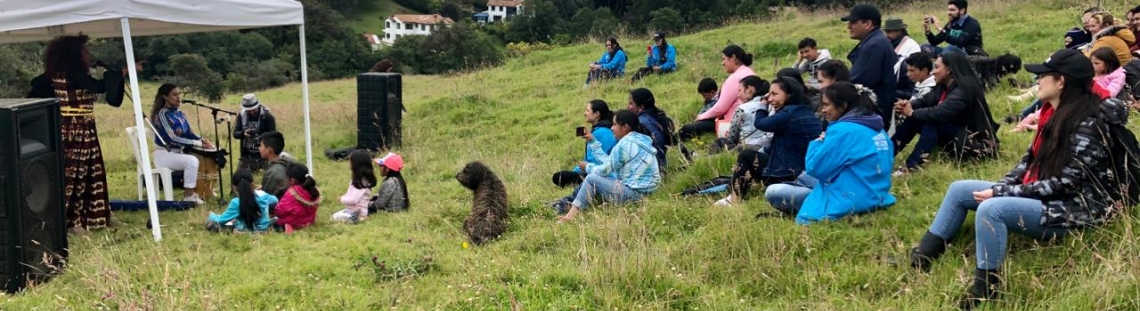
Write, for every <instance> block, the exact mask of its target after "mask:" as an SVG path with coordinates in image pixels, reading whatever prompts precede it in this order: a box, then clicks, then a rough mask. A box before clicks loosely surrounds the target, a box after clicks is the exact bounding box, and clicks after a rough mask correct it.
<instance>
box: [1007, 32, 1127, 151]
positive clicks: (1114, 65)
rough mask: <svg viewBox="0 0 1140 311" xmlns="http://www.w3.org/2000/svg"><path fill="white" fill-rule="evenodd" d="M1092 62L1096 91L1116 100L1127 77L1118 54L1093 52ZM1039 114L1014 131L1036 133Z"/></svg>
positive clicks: (1035, 114)
mask: <svg viewBox="0 0 1140 311" xmlns="http://www.w3.org/2000/svg"><path fill="white" fill-rule="evenodd" d="M1090 60H1092V64H1093V72H1095V73H1096V76H1095V77H1093V83H1095V84H1096V85H1094V89H1095V87H1096V86H1100V88H1101V89H1104V90H1105V91H1107V92H1108V98H1116V96H1117V95H1120V91H1121V90H1123V89H1124V84H1125V82H1124V81H1125V76H1124V67H1122V66H1121V65H1120V59H1119V58H1117V57H1116V52H1114V51H1113V50H1112V49H1111V48H1107V47H1103V48H1099V49H1097V50H1096V51H1093V52H1092V57H1090ZM1039 114H1040V112H1034V113H1033V114H1031V115H1029V116H1027V117H1025V119H1022V120H1021V122H1019V123H1018V124H1017V127H1015V128H1014V129H1013V131H1015V132H1020V131H1024V130H1029V131H1036V130H1037V125H1038V124H1037V122H1038V120H1039V118H1040V116H1039Z"/></svg>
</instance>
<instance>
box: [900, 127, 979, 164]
mask: <svg viewBox="0 0 1140 311" xmlns="http://www.w3.org/2000/svg"><path fill="white" fill-rule="evenodd" d="M961 130H962V129H961V128H959V127H957V126H955V125H953V124H950V123H944V122H928V121H922V120H918V119H914V118H908V119H906V120H905V121H903V123H902V124H901V125H899V126H898V127H897V128H896V129H895V135H894V136H892V137H891V140H892V141H894V142H895V154H896V155H897V154H898V153H899V152H901V151H902V150H903V148H906V145H908V144H910V141H912V140H914V136H915V135H921V136H920V137H919V138H918V142H917V143H915V144H914V150H913V151H911V152H910V155H909V156H907V157H906V167H907V168H910V169H913V168H918V167H919V166H922V163H924V162H925V161H926V160H925V158H926V156H927V155H929V154H930V153H931V152H933V151H934V148H935V147H938V146H945V145H947V144H948V143H949V142H951V141H953V140H954V139H955V138H956V137H958V132H959V131H961Z"/></svg>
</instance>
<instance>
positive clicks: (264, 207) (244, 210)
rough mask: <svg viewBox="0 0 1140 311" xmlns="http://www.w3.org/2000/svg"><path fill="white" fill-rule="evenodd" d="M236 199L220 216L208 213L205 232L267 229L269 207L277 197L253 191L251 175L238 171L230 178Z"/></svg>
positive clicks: (275, 201)
mask: <svg viewBox="0 0 1140 311" xmlns="http://www.w3.org/2000/svg"><path fill="white" fill-rule="evenodd" d="M230 182H232V184H233V190H234V192H236V193H237V194H238V197H236V198H233V199H232V200H230V205H229V206H228V207H226V211H225V212H223V213H222V214H221V215H218V214H214V213H213V212H210V216H209V219H208V221H206V230H210V231H213V232H219V231H226V232H230V231H246V232H261V231H265V230H266V229H268V228H269V206H270V205H274V204H277V197H275V196H273V195H271V194H268V193H266V192H264V191H261V190H253V173H252V172H250V171H249V169H245V168H243V169H240V170H238V171H237V172H236V173H234V175H233V177H231V178H230Z"/></svg>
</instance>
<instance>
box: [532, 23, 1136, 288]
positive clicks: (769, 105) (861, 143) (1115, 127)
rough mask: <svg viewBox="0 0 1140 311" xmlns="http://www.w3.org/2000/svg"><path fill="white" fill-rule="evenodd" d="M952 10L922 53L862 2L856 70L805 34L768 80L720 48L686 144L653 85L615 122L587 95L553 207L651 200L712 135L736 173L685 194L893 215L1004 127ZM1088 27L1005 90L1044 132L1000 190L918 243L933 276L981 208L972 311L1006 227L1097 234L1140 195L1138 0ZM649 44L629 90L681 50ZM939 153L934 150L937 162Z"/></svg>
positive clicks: (833, 212)
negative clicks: (894, 190)
mask: <svg viewBox="0 0 1140 311" xmlns="http://www.w3.org/2000/svg"><path fill="white" fill-rule="evenodd" d="M947 13H948V14H947V15H948V18H949V20H948V21H947V22H945V23H942V22H940V21H939V19H938V18H937V17H935V16H932V15H928V16H926V17H924V18H923V21H922V25H923V30H924V32H925V39H926V41H927V43H926V44H921V45H920V44H919V43H918V41H916V40H915V39H913V38H911V37H910V35H909V33H908V32H907V25H906V24H905V23H904V22H903V20H902V19H899V18H889V19H886V23H885V25H884V23H883V19H882V16H881V14H880V12H879V10H878V8H876V7H875V6H872V5H865V4H861V5H856V6H854V7H853V8H852V9H851V10H850V14H848V15H847V16H844V17H842V20H843V21H844V22H847V30H848V32H849V34H850V38H851V39H853V40H857V41H858V44H857V45H856V46H855V48H854V49H853V50H852V51H850V52H849V53H848V54H847V61H846V62H843V61H840V60H837V59H834V58H833V54H832V51H830V50H827V49H820V48H819V42H817V41H816V40H814V39H812V38H805V39H803V40H801V41H800V42H799V45H798V56H797V60H796V61H795V63H794V66H793V67H791V68H785V69H783V70H780V71H779V72H778V73H777V74H776V75H775V76H774V77H772V78H771V80H768V79H765V78H763V77H761V76H759V75H757V74H756V72H755V71H754V70H753V69H752V68H751V66H752V64H753V57H752V55H751V54H749V53H747V52H746V51H745V50H744V49H743V48H741V47H740V46H736V45H729V46H728V47H726V48H724V49H723V50H722V51H721V56H722V59H721V65H722V66H723V68H724V70H725V72H726V73H727V74H728V78H727V79H725V80H724V81H723V82H722V83H721V84H720V87H719V91H717V83H716V82H715V81H714V80H712V79H708V78H706V79H704V80H701V81H700V82H699V83H698V86H697V91H698V93H699V94H700V96H701V99H702V100H701V103H702V105H701V108H700V112H699V113H698V115H697V117H696V118H695V119H694V120H693V121H691V122H688V123H685V124H683V125H681V126H680V128H679V129H678V130H677V131H676V133H675V134H674V133H673V131H672V126H673V121H672V120H671V119H670V118H669V117H668V116H667V115H666V113H665V112H664V111H662V110H661V109H660V108H658V107H657V105H656V101H655V100H654V97H653V94H652V92H651V91H650V90H648V89H645V88H639V89H635V90H633V91H631V92H630V93H629V104H628V106H627V108H628V110H619V111H617V112H616V113H611V112H610V109H609V106H608V105H607V103H606V102H604V101H602V100H592V101H590V102H589V103H587V104H586V109H585V118H586V121H587V123H589V124H590V125H591V128H592V130H591V131H589V132H588V133H586V134H584V135H580V136H582V139H584V140H585V141H586V148H585V157H584V161H583V162H581V163H579V165H578V166H577V167H575V168H574V170H573V171H563V172H559V173H556V174H555V175H554V177H553V179H554V183H555V184H556V185H558V186H561V187H573V188H574V191H573V192H572V194H571V195H569V196H567V197H565V198H562V199H559V200H556V201H554V202H552V203H551V206H552V207H553V208H554V209H555V210H556V211H557V213H558V214H559V215H561V216H560V217H559V218H558V221H559V222H565V221H570V220H573V219H575V218H576V217H578V216H579V214H580V213H582V212H583V211H584V210H586V209H587V207H591V206H597V204H598V203H601V202H610V203H618V204H620V203H626V202H637V201H640V200H642V199H643V198H645V197H646V196H647V195H650V194H652V193H653V192H654V191H655V190H657V189H658V188H659V186H660V183H661V181H662V180H663V178H664V176H665V175H666V174H667V172H669V171H670V170H669V169H668V168H669V167H668V166H667V165H666V162H665V158H666V157H665V156H664V154H665V153H666V152H668V151H669V149H670V148H671V147H677V149H679V150H680V153H681V154H680V157H681V159H682V160H683V163H682V164H681V166H682V167H681V168H680V169H683V168H684V166H685V165H688V164H689V163H691V162H693V161H696V160H697V159H695V157H696V156H697V154H698V152H699V151H698V150H693V149H690V148H688V147H686V146H685V145H686V143H690V142H691V141H693V140H695V139H699V138H700V137H701V136H703V135H708V134H712V135H715V137H716V138H715V140H714V141H713V143H712V150H709V152H708V153H709V154H714V153H720V152H734V153H735V154H736V158H737V160H736V164H735V165H734V166H733V168H732V175H731V176H724V177H719V178H717V179H714V180H713V181H710V182H708V183H702V184H701V185H698V186H697V187H695V188H694V189H691V190H686V192H684V193H683V194H697V193H702V194H707V193H719V192H727V196H725V197H723V198H722V199H720V200H717V201H715V203H714V204H713V205H714V206H724V207H732V206H737V205H739V204H740V203H741V202H743V201H744V200H745V199H746V198H747V197H748V194H749V192H750V188H752V185H753V184H756V185H758V186H759V188H761V189H763V194H764V199H765V200H766V201H767V202H768V203H769V204H770V205H771V206H772V207H773V208H774V209H775V210H777V211H778V212H779V213H782V214H785V215H788V216H789V217H792V218H794V219H795V222H796V223H799V224H811V223H814V222H819V221H825V220H838V219H841V218H844V217H846V216H849V215H852V214H860V213H868V212H873V211H878V210H884V209H887V208H889V207H891V206H892V205H894V204H895V203H896V198H895V197H894V196H893V195H892V194H891V182H892V179H893V178H904V177H906V176H908V175H912V174H921V172H922V168H923V167H924V165H925V164H926V163H927V162H929V161H949V162H954V163H956V164H959V163H966V162H974V163H977V162H984V161H988V160H990V159H993V158H995V157H996V155H997V154H998V150H999V149H1000V143H999V140H998V133H999V132H998V129H999V127H1000V125H999V124H998V123H997V122H995V121H994V118H993V113H992V112H991V109H990V105H989V102H988V101H987V99H986V91H987V87H988V85H987V83H986V82H985V81H984V79H983V77H981V76H980V75H979V72H978V70H976V69H975V68H974V65H973V64H974V63H973V61H974V60H975V59H978V58H986V57H988V54H987V52H986V50H985V49H984V44H983V37H982V26H981V23H980V22H979V21H978V20H977V19H976V18H974V17H973V16H971V15H970V14H969V7H968V3H967V1H965V0H950V1H948V2H947ZM1081 21H1082V22H1083V25H1084V27H1083V28H1074V29H1072V30H1069V31H1068V32H1067V33H1066V34H1065V36H1064V37H1063V38H1064V41H1063V42H1058V47H1059V48H1062V49H1060V50H1058V51H1056V52H1054V53H1052V54H1050V55H1049V57H1048V58H1047V59H1046V60H1045V61H1044V62H1041V63H1035V64H1029V65H1025V70H1026V71H1028V72H1030V73H1032V74H1033V75H1034V76H1035V80H1036V83H1035V85H1034V86H1032V88H1031V89H1029V90H1026V92H1025V93H1024V94H1023V95H1019V96H1016V97H1011V99H1016V100H1019V101H1028V100H1029V99H1031V98H1034V99H1035V100H1034V102H1033V104H1032V105H1031V106H1030V107H1028V108H1026V109H1025V111H1023V112H1022V113H1021V114H1020V115H1018V116H1011V117H1010V118H1007V122H1008V123H1015V122H1019V124H1018V125H1017V126H1016V127H1014V129H1013V131H1015V132H1019V131H1035V132H1036V133H1035V134H1034V138H1033V140H1032V143H1031V144H1030V146H1029V147H1028V149H1027V150H1026V151H1025V153H1024V156H1023V157H1021V160H1020V161H1019V162H1018V163H1017V165H1016V166H1014V167H1013V169H1012V170H1011V171H1010V172H1009V173H1008V174H1006V175H1005V177H1003V178H1001V179H1000V180H998V181H997V182H985V181H957V182H954V183H953V184H952V185H950V187H949V189H948V190H947V192H946V195H945V199H944V200H943V203H942V205H941V207H940V209H939V210H938V213H937V214H936V215H935V217H934V219H933V222H932V224H931V225H930V228H929V230H928V231H927V232H926V234H925V236H923V237H921V239H920V240H918V241H917V246H916V247H914V248H913V249H912V254H911V257H910V258H911V264H912V265H913V266H914V267H915V268H918V269H920V270H923V271H928V270H929V269H930V266H931V262H932V261H933V260H935V259H937V258H938V257H939V256H940V255H941V254H942V253H944V252H945V251H946V245H947V243H949V242H950V241H951V240H952V239H953V238H954V237H955V236H956V233H957V231H958V229H959V228H961V227H962V225H963V222H965V220H966V214H967V212H968V211H975V212H976V213H977V217H976V218H975V220H974V222H975V226H974V228H975V231H976V236H975V237H974V238H975V239H976V244H977V250H976V260H977V265H976V273H975V276H974V284H973V285H972V286H971V287H970V288H969V290H968V291H967V294H966V295H965V296H964V297H963V299H961V300H960V302H961V307H963V308H966V309H971V308H974V307H976V306H977V305H978V304H979V303H980V302H982V301H986V300H991V299H994V298H996V297H997V293H998V291H997V289H996V287H995V286H996V285H997V284H998V283H999V282H1000V281H1001V278H1000V276H999V273H998V271H997V270H998V268H1000V267H1001V263H1002V260H1003V259H1004V257H1005V254H1006V249H1005V248H1006V245H1007V242H1006V241H1007V239H1008V238H1007V233H1008V232H1016V233H1020V234H1024V235H1027V236H1029V237H1031V238H1034V239H1039V240H1052V239H1057V238H1061V237H1064V236H1065V235H1066V234H1068V233H1070V232H1072V231H1074V230H1079V229H1083V228H1089V227H1095V226H1099V225H1102V224H1104V223H1106V222H1107V221H1108V220H1109V219H1111V218H1112V217H1113V216H1114V215H1116V214H1119V213H1120V212H1121V210H1122V208H1124V207H1129V206H1131V205H1133V204H1135V203H1136V196H1137V195H1138V193H1136V192H1137V191H1136V190H1134V189H1140V185H1137V183H1136V180H1135V178H1134V177H1132V174H1133V173H1140V172H1136V171H1135V170H1137V168H1138V167H1137V164H1136V163H1137V161H1136V160H1135V159H1132V158H1133V154H1132V153H1133V152H1136V151H1137V149H1138V148H1137V146H1136V139H1135V137H1134V136H1133V135H1132V133H1131V132H1130V131H1129V130H1128V129H1127V128H1125V127H1124V125H1125V124H1126V123H1127V116H1128V105H1129V104H1131V103H1132V102H1133V98H1135V97H1136V93H1134V92H1137V91H1138V90H1135V86H1137V85H1138V84H1140V64H1137V63H1138V62H1140V60H1136V61H1134V60H1133V55H1140V53H1138V52H1137V50H1140V44H1138V43H1137V40H1136V38H1135V35H1134V34H1135V33H1136V31H1137V30H1138V28H1140V7H1137V8H1136V9H1133V10H1131V11H1129V12H1128V18H1127V23H1120V22H1118V21H1117V20H1116V19H1114V17H1113V15H1112V14H1111V13H1109V12H1106V11H1104V10H1102V9H1099V8H1093V9H1089V10H1087V11H1086V12H1085V13H1084V15H1083V16H1082V17H1081ZM654 39H655V43H656V45H653V46H650V47H649V52H650V54H649V56H648V60H647V68H642V69H641V70H639V71H638V74H636V75H635V76H634V77H633V79H632V80H634V81H636V80H638V79H641V78H642V77H643V76H644V74H645V73H650V72H652V73H665V72H670V71H674V70H676V66H677V64H676V60H675V57H676V49H675V48H674V47H673V46H672V45H668V44H667V43H665V40H664V34H661V33H658V34H656V35H655V36H654ZM607 49H608V50H607V53H608V54H606V55H603V57H602V60H600V61H599V62H598V63H595V64H594V65H591V69H592V71H591V80H588V82H596V81H598V80H596V79H594V78H596V77H609V78H614V77H620V76H621V75H622V72H623V68H622V67H621V66H620V65H621V64H617V63H615V62H614V59H615V58H616V59H620V60H621V62H624V55H621V56H615V55H618V54H617V52H620V47H619V46H618V45H617V41H616V40H613V39H610V40H609V41H607ZM619 63H620V62H619ZM1019 63H1020V61H1018V64H1019ZM614 64H617V65H616V66H617V67H613V66H615V65H614ZM848 64H850V65H848ZM658 65H660V66H658ZM1018 66H1020V65H1018ZM804 75H806V76H807V80H806V82H805V80H804ZM587 86H589V85H588V84H587ZM611 116H612V121H611V120H610V117H611ZM916 138H917V139H916ZM615 139H616V142H615ZM911 143H914V144H913V147H911V149H910V151H909V152H908V153H907V154H906V156H905V157H904V158H902V163H899V164H896V163H895V159H896V156H897V155H898V154H899V153H901V152H904V150H905V149H907V148H908V146H909V145H911ZM936 151H937V154H940V156H937V157H933V155H936ZM673 170H674V171H676V170H679V169H677V168H674V169H673Z"/></svg>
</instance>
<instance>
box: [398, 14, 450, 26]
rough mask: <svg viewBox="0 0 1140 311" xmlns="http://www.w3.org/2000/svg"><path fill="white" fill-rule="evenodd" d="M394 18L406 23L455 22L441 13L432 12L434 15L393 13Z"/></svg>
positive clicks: (432, 23) (433, 23)
mask: <svg viewBox="0 0 1140 311" xmlns="http://www.w3.org/2000/svg"><path fill="white" fill-rule="evenodd" d="M392 18H395V19H396V20H399V21H400V22H403V23H405V24H424V25H435V24H438V23H440V22H442V23H444V24H451V23H453V21H452V20H451V19H450V18H447V17H443V16H441V15H439V14H432V15H412V14H396V15H392Z"/></svg>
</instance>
